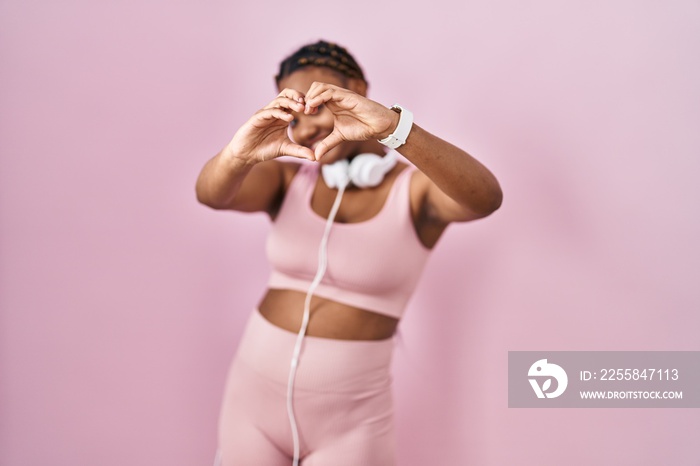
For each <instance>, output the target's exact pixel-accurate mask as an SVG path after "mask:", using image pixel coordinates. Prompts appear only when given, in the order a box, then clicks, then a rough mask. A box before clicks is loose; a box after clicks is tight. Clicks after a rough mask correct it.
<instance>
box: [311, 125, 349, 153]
mask: <svg viewBox="0 0 700 466" xmlns="http://www.w3.org/2000/svg"><path fill="white" fill-rule="evenodd" d="M344 140H345V138H343V136H342V135H341V134H340V132H338V130H337V129H333V132H332V133H331V134H329V135H328V136H326V137H325V138H324V139H323V141H321V142H319V143H318V145H317V146H316V150H315V151H314V155H315V156H316V160H321V157H323V156H324V155H325V154H326V152H328V151H329V150H331V149H333V148H334V147H335V146H337V145H338V144H340V143H341V142H343V141H344Z"/></svg>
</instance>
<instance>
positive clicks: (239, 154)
mask: <svg viewBox="0 0 700 466" xmlns="http://www.w3.org/2000/svg"><path fill="white" fill-rule="evenodd" d="M221 159H222V161H224V162H225V163H226V164H228V165H230V166H234V167H238V168H246V167H247V168H252V167H253V166H254V165H256V164H257V163H258V162H260V161H259V160H257V159H256V158H255V157H253V156H250V155H245V153H244V152H243V151H241V150H239V149H236V148H234V147H231V146H230V145H227V146H226V147H225V148H224V150H223V151H221Z"/></svg>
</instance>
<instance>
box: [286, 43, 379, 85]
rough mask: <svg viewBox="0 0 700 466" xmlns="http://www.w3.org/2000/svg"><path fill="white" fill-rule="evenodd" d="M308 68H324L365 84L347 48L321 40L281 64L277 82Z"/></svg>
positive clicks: (363, 76)
mask: <svg viewBox="0 0 700 466" xmlns="http://www.w3.org/2000/svg"><path fill="white" fill-rule="evenodd" d="M306 66H323V67H326V68H329V69H331V70H333V71H335V72H337V73H339V74H340V75H341V76H343V77H345V78H350V79H361V80H362V81H364V82H365V83H366V82H367V80H366V79H365V75H364V73H363V72H362V68H360V65H358V64H357V61H355V58H353V56H352V55H350V52H348V51H347V50H346V49H345V48H343V47H341V46H340V45H338V44H334V43H333V42H326V41H325V40H319V41H318V42H316V43H313V44H308V45H305V46H303V47H301V48H300V49H299V50H297V51H296V52H294V53H293V54H292V55H290V56H289V57H287V58H285V59H284V60H283V61H282V63H280V69H279V73H278V74H277V76H275V82H277V85H279V82H280V81H281V80H282V79H284V78H286V77H287V76H289V75H290V74H292V73H293V72H295V71H296V70H298V69H300V68H304V67H306Z"/></svg>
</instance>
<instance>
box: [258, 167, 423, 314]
mask: <svg viewBox="0 0 700 466" xmlns="http://www.w3.org/2000/svg"><path fill="white" fill-rule="evenodd" d="M413 171H414V168H413V167H411V166H409V167H407V168H405V169H404V170H403V171H402V172H401V173H399V175H398V176H397V177H396V179H395V180H394V185H393V186H392V187H391V191H390V192H389V196H388V197H387V199H386V202H385V204H384V206H383V207H382V210H380V211H379V213H378V214H377V215H375V216H374V217H372V218H371V219H369V220H366V221H363V222H358V223H337V222H336V223H334V224H333V226H332V227H331V232H330V236H329V238H328V267H327V269H326V274H325V275H324V277H323V280H322V281H321V283H320V284H319V286H318V288H316V291H315V292H314V296H320V297H323V298H327V299H330V300H332V301H336V302H339V303H343V304H348V305H350V306H355V307H358V308H361V309H366V310H369V311H373V312H377V313H379V314H384V315H388V316H391V317H395V318H400V317H401V315H402V314H403V311H404V308H405V307H406V303H407V302H408V300H409V298H410V297H411V294H412V293H413V290H414V288H415V287H416V284H417V283H418V279H419V278H420V275H421V272H422V270H423V266H424V265H425V262H426V260H427V258H428V256H429V254H430V250H429V249H427V248H426V247H425V246H423V244H422V243H421V242H420V240H419V239H418V235H417V234H416V231H415V228H414V226H413V221H412V219H411V209H410V204H409V192H408V187H409V183H410V180H411V176H410V174H411V173H413ZM319 172H320V166H319V165H316V164H303V165H302V166H301V167H300V168H299V171H298V172H297V173H296V175H295V176H294V178H293V179H292V181H291V183H290V185H289V188H288V190H287V193H286V196H285V198H284V201H283V203H282V206H281V208H280V211H279V213H278V215H277V218H276V219H275V222H274V223H273V225H272V230H271V232H270V235H269V236H268V238H267V256H268V259H269V261H270V264H271V266H272V274H271V275H270V280H269V282H268V286H269V288H276V289H289V290H297V291H302V292H304V293H306V292H307V291H308V289H309V286H310V285H311V281H312V280H313V279H314V276H315V275H316V269H317V267H318V248H319V244H320V242H321V238H322V236H323V230H324V228H325V224H326V219H325V218H323V217H321V216H320V215H318V214H317V213H316V212H314V211H313V210H312V208H311V196H312V195H313V191H314V187H315V186H316V180H317V178H318V176H319Z"/></svg>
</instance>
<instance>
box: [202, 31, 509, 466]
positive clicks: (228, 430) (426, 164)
mask: <svg viewBox="0 0 700 466" xmlns="http://www.w3.org/2000/svg"><path fill="white" fill-rule="evenodd" d="M276 81H277V86H278V89H279V91H280V93H279V95H278V96H277V97H276V98H275V99H273V100H272V101H271V102H270V103H269V104H268V105H266V106H265V107H263V108H262V109H261V110H259V111H258V112H256V113H255V114H254V115H253V116H252V117H251V118H250V119H249V120H248V121H247V122H246V123H245V124H243V126H241V128H240V129H239V130H238V131H237V132H236V134H235V135H234V136H233V139H232V140H231V141H230V142H229V143H228V144H227V145H226V147H224V148H223V149H222V150H221V152H220V153H219V154H217V155H216V156H215V157H213V158H212V159H211V160H209V161H208V162H207V163H206V165H205V166H204V168H203V169H202V172H201V174H200V175H199V179H198V180H197V197H198V199H199V201H200V202H202V203H203V204H205V205H207V206H210V207H212V208H215V209H231V210H238V211H243V212H255V211H262V212H266V213H267V214H268V215H269V216H270V218H271V219H272V222H273V223H272V231H271V233H270V237H269V238H268V245H267V246H268V247H267V253H268V259H269V260H270V262H271V265H272V269H273V272H272V275H271V277H270V281H269V283H268V288H267V290H266V291H265V293H264V294H263V297H262V299H261V301H260V304H259V306H258V308H257V309H255V310H254V311H253V312H252V314H251V315H250V318H249V320H248V323H247V326H246V330H245V333H244V336H243V338H242V340H241V342H240V344H239V347H238V351H237V354H236V357H235V358H234V360H233V362H232V365H231V368H230V372H229V376H228V381H227V385H226V390H225V393H224V399H223V404H222V408H221V416H220V423H219V458H220V460H221V461H222V462H223V464H224V465H258V464H259V465H278V464H279V465H288V464H290V463H293V464H297V462H298V461H301V462H302V464H303V465H305V466H319V465H335V466H338V465H346V464H347V465H365V466H372V465H382V466H386V465H391V464H394V463H395V451H394V429H393V412H392V399H391V376H390V373H389V369H390V362H391V355H392V350H393V339H392V336H393V335H394V333H395V331H396V327H397V324H398V322H399V319H400V317H401V314H402V312H403V309H404V307H405V305H406V302H407V301H408V299H409V297H410V294H411V292H412V291H413V289H414V287H415V285H416V283H417V281H418V278H419V276H420V272H421V270H422V267H423V265H424V263H425V261H426V259H427V257H428V254H429V252H430V250H431V248H432V247H433V246H434V245H435V244H436V242H437V241H438V239H439V237H440V235H441V234H442V232H443V231H444V230H445V228H446V227H447V225H448V224H450V223H451V222H465V221H469V220H474V219H477V218H481V217H484V216H487V215H489V214H491V213H492V212H494V211H495V210H496V209H498V207H499V206H500V203H501V199H502V194H501V189H500V187H499V184H498V182H497V180H496V178H495V177H494V176H493V174H491V172H490V171H489V170H488V169H486V168H485V167H484V166H483V165H482V164H481V163H479V162H478V161H477V160H476V159H474V158H473V157H471V156H470V155H469V154H467V153H466V152H464V151H463V150H461V149H459V148H457V147H455V146H453V145H451V144H449V143H447V142H445V141H443V140H441V139H439V138H438V137H436V136H434V135H432V134H431V133H429V132H427V131H425V130H424V129H422V128H421V127H419V126H418V125H416V124H413V121H412V114H411V113H410V111H408V110H407V109H404V108H401V107H399V106H394V107H392V108H387V107H386V106H384V105H381V104H379V103H377V102H374V101H372V100H370V99H368V98H367V81H366V79H365V77H364V74H363V72H362V69H361V68H360V66H359V65H358V64H357V62H356V61H355V60H354V58H353V57H352V56H351V55H350V54H349V53H348V52H347V50H346V49H344V48H342V47H340V46H338V45H335V44H332V43H328V42H324V41H319V42H317V43H314V44H309V45H306V46H304V47H302V48H300V49H299V50H298V51H297V52H295V53H294V54H292V55H291V56H290V57H288V58H287V59H285V60H284V61H283V62H282V63H281V64H280V70H279V74H278V75H277V77H276ZM387 146H388V147H390V148H394V149H395V150H396V151H397V152H399V153H400V154H401V155H403V156H404V157H405V158H406V159H407V160H408V161H409V162H411V164H412V165H407V164H405V163H402V162H396V157H395V155H396V154H395V152H393V150H389V151H387ZM367 154H372V155H367ZM281 156H292V157H296V158H299V159H305V160H306V161H309V162H297V163H294V162H282V161H280V160H278V158H279V157H281ZM360 162H362V163H360ZM321 167H323V168H322V169H321ZM348 167H349V168H348ZM358 173H359V174H358ZM363 174H364V176H363ZM368 174H369V175H368ZM334 177H335V178H334ZM349 177H350V178H351V179H349ZM324 225H325V227H324ZM319 245H321V246H322V247H321V250H320V251H319ZM319 256H320V259H319ZM290 361H292V362H291V368H290Z"/></svg>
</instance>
